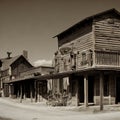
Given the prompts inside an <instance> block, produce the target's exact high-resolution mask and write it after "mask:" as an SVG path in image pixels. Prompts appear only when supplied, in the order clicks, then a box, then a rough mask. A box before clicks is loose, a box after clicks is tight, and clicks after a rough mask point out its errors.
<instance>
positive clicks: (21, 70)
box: [1, 55, 54, 102]
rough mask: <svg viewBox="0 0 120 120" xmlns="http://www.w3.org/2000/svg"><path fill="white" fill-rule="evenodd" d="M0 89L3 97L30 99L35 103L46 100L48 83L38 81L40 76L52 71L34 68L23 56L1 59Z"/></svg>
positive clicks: (52, 69)
mask: <svg viewBox="0 0 120 120" xmlns="http://www.w3.org/2000/svg"><path fill="white" fill-rule="evenodd" d="M1 62H2V66H1V89H2V90H3V91H4V92H3V93H4V96H5V97H11V98H19V99H20V102H22V99H25V98H31V101H33V99H35V101H36V102H37V101H38V100H39V101H40V98H47V93H48V91H49V87H48V86H49V82H48V81H47V79H42V80H39V77H40V76H41V75H47V74H51V73H53V71H54V68H53V67H50V66H38V67H34V66H32V65H31V64H30V62H29V61H28V59H27V58H25V57H24V56H23V55H19V56H15V57H10V56H9V58H4V59H1Z"/></svg>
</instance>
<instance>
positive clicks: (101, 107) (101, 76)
mask: <svg viewBox="0 0 120 120" xmlns="http://www.w3.org/2000/svg"><path fill="white" fill-rule="evenodd" d="M100 110H103V73H100Z"/></svg>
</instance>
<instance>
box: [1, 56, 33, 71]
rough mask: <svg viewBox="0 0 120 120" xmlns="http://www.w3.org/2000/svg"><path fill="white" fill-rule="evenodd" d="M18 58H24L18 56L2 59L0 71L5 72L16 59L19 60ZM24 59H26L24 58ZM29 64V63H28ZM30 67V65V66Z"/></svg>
mask: <svg viewBox="0 0 120 120" xmlns="http://www.w3.org/2000/svg"><path fill="white" fill-rule="evenodd" d="M20 57H24V56H23V55H18V56H15V57H11V58H2V59H1V62H2V67H1V70H6V69H8V68H9V67H10V66H11V65H12V64H13V63H14V62H15V61H16V60H17V59H19V58H20ZM25 59H26V58H25ZM29 64H30V63H29ZM31 66H32V65H31Z"/></svg>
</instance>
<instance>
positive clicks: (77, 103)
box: [76, 79, 79, 106]
mask: <svg viewBox="0 0 120 120" xmlns="http://www.w3.org/2000/svg"><path fill="white" fill-rule="evenodd" d="M78 87H79V86H78V79H77V80H76V106H78V105H79V99H78V90H79V88H78Z"/></svg>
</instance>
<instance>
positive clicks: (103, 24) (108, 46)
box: [93, 15, 120, 66]
mask: <svg viewBox="0 0 120 120" xmlns="http://www.w3.org/2000/svg"><path fill="white" fill-rule="evenodd" d="M93 26H94V33H95V50H96V64H97V65H115V66H120V19H119V18H117V17H115V16H112V15H111V16H106V17H105V18H101V19H100V20H97V19H96V20H95V21H94V23H93ZM97 51H102V52H97Z"/></svg>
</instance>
